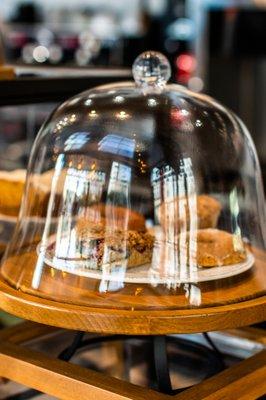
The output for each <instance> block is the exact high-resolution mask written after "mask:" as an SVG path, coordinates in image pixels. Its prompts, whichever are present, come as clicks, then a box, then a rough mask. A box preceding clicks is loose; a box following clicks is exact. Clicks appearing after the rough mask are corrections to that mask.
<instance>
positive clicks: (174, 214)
mask: <svg viewBox="0 0 266 400" xmlns="http://www.w3.org/2000/svg"><path fill="white" fill-rule="evenodd" d="M220 212H221V203H220V202H219V201H218V200H216V199H215V198H213V197H211V196H207V195H204V194H202V195H199V196H187V197H175V198H173V199H172V200H170V201H167V202H164V203H162V204H161V205H160V206H159V207H158V219H159V222H160V224H161V225H162V226H163V227H165V228H167V227H169V226H172V225H173V224H176V227H175V228H176V230H180V231H181V230H183V229H186V230H189V229H190V225H191V223H192V222H193V221H192V218H193V216H194V215H195V216H196V217H197V224H196V227H197V228H199V229H205V228H215V227H216V226H217V221H218V218H219V215H220ZM191 217H192V218H191Z"/></svg>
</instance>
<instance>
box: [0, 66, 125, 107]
mask: <svg viewBox="0 0 266 400" xmlns="http://www.w3.org/2000/svg"><path fill="white" fill-rule="evenodd" d="M15 70H16V75H17V78H16V79H13V80H0V106H8V105H15V104H33V103H43V102H57V101H63V100H65V99H67V98H69V97H71V96H73V95H75V94H77V93H79V92H81V91H84V90H87V89H90V88H92V87H94V86H97V85H102V84H106V83H110V82H117V81H121V80H128V79H131V76H132V75H131V71H130V69H123V68H117V69H116V68H86V69H85V68H60V67H24V66H23V67H22V66H21V67H15Z"/></svg>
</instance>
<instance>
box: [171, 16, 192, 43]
mask: <svg viewBox="0 0 266 400" xmlns="http://www.w3.org/2000/svg"><path fill="white" fill-rule="evenodd" d="M167 34H168V36H169V37H170V38H171V39H175V40H192V39H193V38H194V36H195V28H194V25H193V21H192V20H191V19H188V18H178V20H176V21H175V22H173V23H172V24H171V25H169V27H168V28H167Z"/></svg>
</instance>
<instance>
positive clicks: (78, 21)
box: [0, 0, 266, 182]
mask: <svg viewBox="0 0 266 400" xmlns="http://www.w3.org/2000/svg"><path fill="white" fill-rule="evenodd" d="M0 34H1V42H2V45H1V47H2V49H3V50H2V53H3V54H2V59H3V58H4V57H5V59H6V62H7V63H8V64H12V65H16V66H18V67H20V68H22V69H21V71H22V74H24V76H28V77H31V76H33V77H34V76H35V75H36V74H42V75H45V74H49V73H50V71H51V70H53V71H54V70H56V68H58V67H60V70H59V71H60V75H61V77H63V76H64V74H67V71H69V70H70V69H71V71H73V68H74V69H75V68H79V73H80V71H81V69H82V70H93V71H95V68H96V73H97V71H98V69H99V68H101V71H102V68H104V71H105V68H107V69H112V70H114V69H118V71H123V70H124V68H125V71H127V70H126V68H130V67H131V65H132V62H133V61H134V59H135V58H136V56H137V55H138V54H139V53H141V52H142V51H144V50H148V49H152V50H158V51H161V52H162V53H164V54H165V55H166V56H167V57H168V58H169V60H170V62H171V64H172V72H173V73H172V80H173V81H174V82H177V83H180V84H182V85H185V86H187V87H189V88H190V89H192V90H194V91H197V92H204V93H208V94H210V95H211V96H213V97H215V98H217V99H218V100H220V101H221V102H222V103H224V104H225V105H226V106H228V107H229V108H231V109H232V110H233V111H235V112H236V113H237V114H238V115H240V117H241V118H242V119H243V121H244V122H245V124H246V125H247V126H248V128H249V130H250V132H251V134H252V136H253V139H254V141H255V144H256V147H257V150H258V153H259V158H260V162H261V166H262V171H263V174H264V178H265V173H266V171H265V170H266V168H265V165H266V135H265V127H266V112H265V104H266V0H253V1H252V0H242V1H232V0H213V1H211V0H142V1H141V0H112V1H110V0H75V1H72V2H70V1H69V0H57V1H54V0H45V1H42V0H27V1H25V0H1V2H0ZM37 66H38V67H42V68H41V69H37V71H39V72H36V67H37ZM23 67H24V69H23ZM26 67H27V68H26ZM33 67H34V68H33ZM127 73H128V75H129V76H130V69H128V71H127ZM123 79H125V78H124V77H123V76H122V75H121V80H123ZM110 80H112V79H110ZM53 90H56V89H53ZM83 90H85V87H84V89H83ZM7 92H8V89H7ZM7 92H6V93H2V96H4V95H6V96H8V93H7ZM73 94H74V93H73ZM48 98H49V96H48ZM40 101H41V100H40V99H39V100H38V102H36V103H35V101H32V104H28V105H19V104H16V105H15V106H12V105H10V104H9V102H7V104H6V105H5V103H4V102H3V101H2V102H1V104H2V106H1V107H0V169H14V168H24V167H25V166H26V164H27V160H28V154H29V150H30V148H31V145H32V141H33V139H34V137H35V135H36V133H37V131H38V128H39V126H40V125H41V124H42V123H43V121H44V119H45V118H46V116H47V115H48V114H49V113H50V112H51V110H52V109H53V108H54V107H55V106H56V103H57V102H56V101H55V102H54V101H52V102H51V101H48V100H47V101H43V102H41V104H40ZM22 103H23V102H22ZM28 103H29V101H28ZM264 182H265V180H264Z"/></svg>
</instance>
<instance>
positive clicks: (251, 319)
mask: <svg viewBox="0 0 266 400" xmlns="http://www.w3.org/2000/svg"><path fill="white" fill-rule="evenodd" d="M0 308H1V309H3V310H4V311H6V312H8V313H10V314H13V315H16V316H18V317H20V318H24V319H27V320H31V321H34V322H39V323H42V324H45V325H51V326H57V327H60V328H67V329H74V330H81V331H87V332H97V333H107V334H111V333H117V334H125V335H129V334H138V335H155V334H156V335H158V334H170V333H196V332H205V331H214V330H221V329H229V328H236V327H240V326H246V325H250V324H254V323H258V322H261V321H264V320H265V319H266V296H261V297H258V298H256V299H253V300H248V301H243V302H240V303H235V304H229V305H223V306H216V307H208V308H198V309H186V310H163V311H150V310H147V311H139V310H138V311H128V310H110V309H103V308H92V307H86V306H78V305H73V304H66V303H60V302H56V301H51V300H47V299H43V298H41V297H37V296H32V295H28V294H25V293H23V292H21V291H19V290H16V289H14V288H12V287H11V286H10V285H8V284H7V283H6V282H5V281H3V280H2V279H1V278H0Z"/></svg>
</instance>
